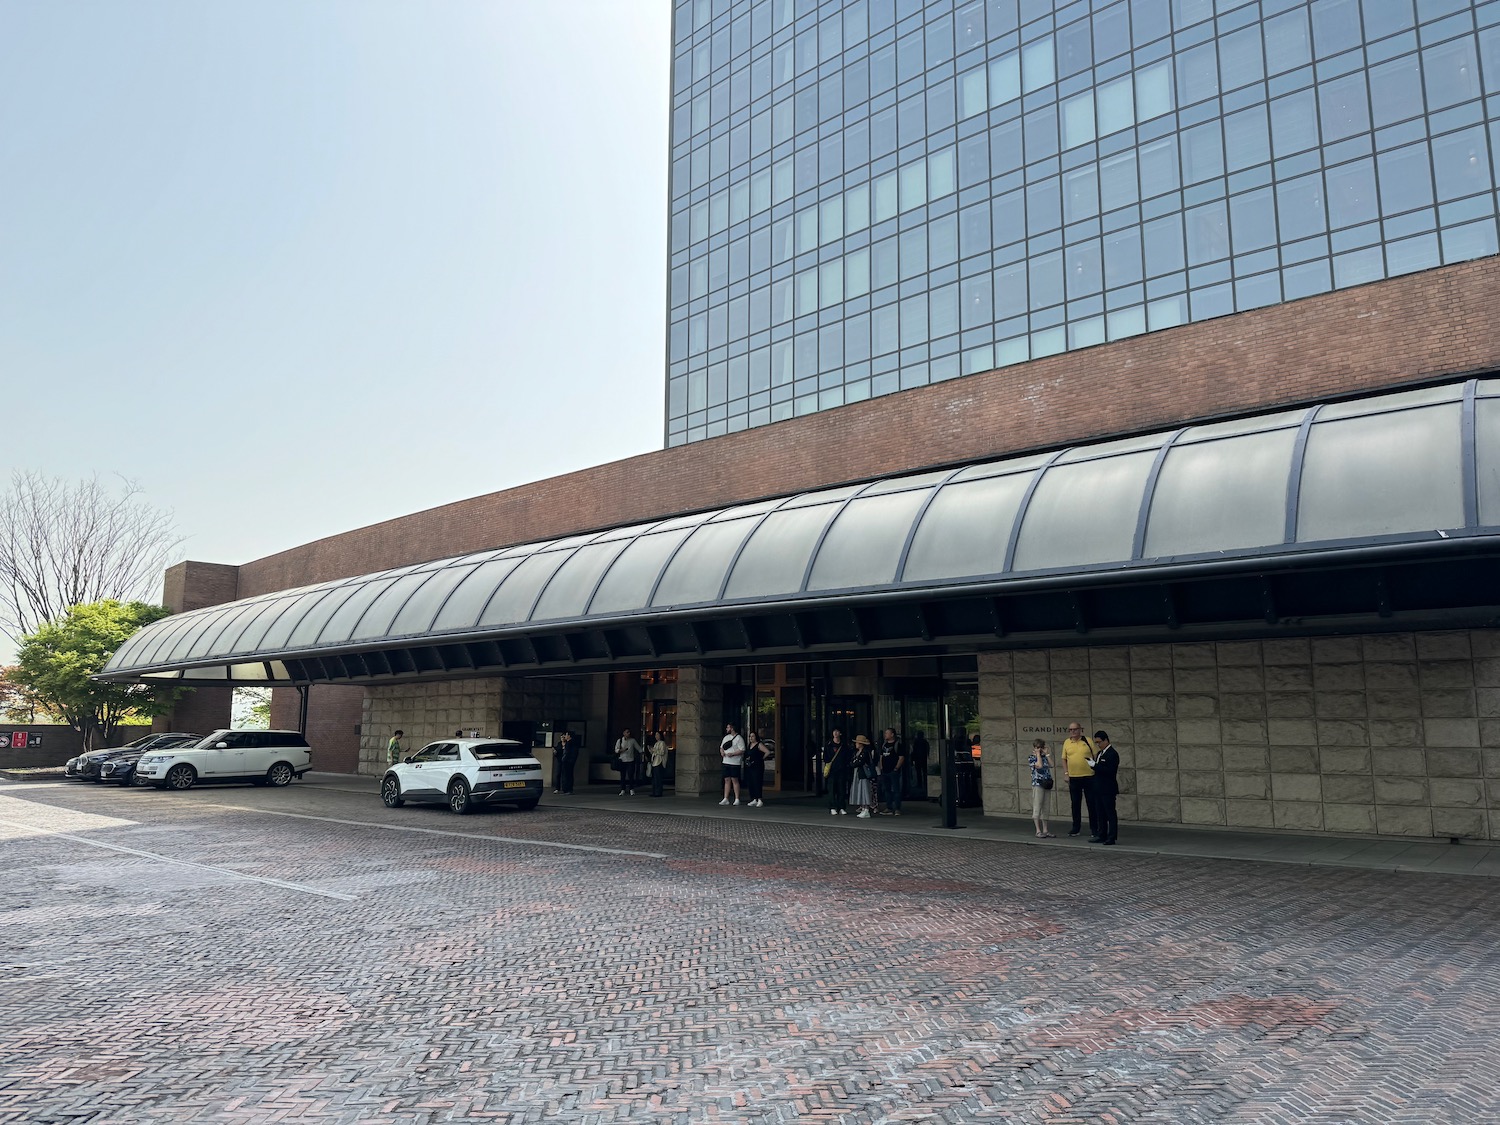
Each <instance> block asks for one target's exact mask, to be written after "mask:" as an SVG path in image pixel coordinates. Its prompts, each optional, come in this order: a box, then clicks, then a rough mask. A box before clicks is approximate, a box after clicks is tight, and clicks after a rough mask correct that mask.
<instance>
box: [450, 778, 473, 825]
mask: <svg viewBox="0 0 1500 1125" xmlns="http://www.w3.org/2000/svg"><path fill="white" fill-rule="evenodd" d="M448 807H449V808H450V809H452V810H453V811H454V812H456V813H457V814H458V815H459V816H463V815H464V814H465V813H467V812H469V811H471V810H472V809H473V808H474V801H473V798H471V797H470V796H469V783H468V782H467V781H465V780H464V779H463V778H459V779H458V780H457V781H455V782H454V783H453V784H452V785H451V786H449V787H448Z"/></svg>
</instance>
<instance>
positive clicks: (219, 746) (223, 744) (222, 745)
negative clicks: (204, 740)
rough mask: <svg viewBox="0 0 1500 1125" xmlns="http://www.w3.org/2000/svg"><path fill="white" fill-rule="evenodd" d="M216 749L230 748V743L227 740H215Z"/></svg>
mask: <svg viewBox="0 0 1500 1125" xmlns="http://www.w3.org/2000/svg"><path fill="white" fill-rule="evenodd" d="M214 749H215V750H228V749H229V743H227V742H215V743H214Z"/></svg>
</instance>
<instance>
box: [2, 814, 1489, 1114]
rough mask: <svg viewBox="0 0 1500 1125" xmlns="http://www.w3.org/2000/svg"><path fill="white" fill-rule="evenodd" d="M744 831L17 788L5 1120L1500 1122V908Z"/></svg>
mask: <svg viewBox="0 0 1500 1125" xmlns="http://www.w3.org/2000/svg"><path fill="white" fill-rule="evenodd" d="M292 814H296V815H292ZM753 817H754V813H753V812H752V811H747V812H746V813H745V815H744V816H743V817H742V818H741V819H739V820H737V821H719V820H702V819H695V818H679V817H652V816H647V815H640V814H631V813H617V814H603V813H587V812H580V811H573V810H560V809H554V810H548V809H547V808H546V806H545V804H544V805H543V807H542V809H540V810H538V811H537V812H535V813H529V814H528V813H514V812H505V811H495V812H485V813H481V814H478V815H476V816H471V817H468V818H459V817H454V816H452V815H450V814H448V813H447V812H446V811H445V810H443V809H437V808H411V807H408V808H406V809H402V810H399V811H388V810H386V809H384V808H382V807H380V805H379V804H378V803H377V802H375V801H373V800H372V798H370V797H369V796H368V795H363V794H358V793H353V792H337V791H328V790H312V789H308V788H306V787H299V786H293V787H292V788H290V789H286V790H261V789H248V788H202V789H196V790H194V791H192V792H189V793H185V794H170V793H157V792H155V791H141V790H137V791H128V792H121V791H117V790H102V789H97V788H94V787H89V788H78V787H73V788H70V787H63V786H57V787H45V788H43V787H35V786H9V787H5V788H3V789H0V858H3V861H4V870H5V879H4V883H3V890H0V907H3V912H0V950H3V953H0V959H3V973H4V975H3V978H0V989H3V991H0V1121H25V1122H29V1123H33V1122H63V1121H67V1122H75V1121H89V1122H108V1121H152V1122H158V1121H177V1120H214V1121H246V1122H250V1121H255V1122H259V1121H268V1120H280V1119H282V1118H291V1119H296V1120H302V1121H317V1122H323V1121H366V1120H372V1119H376V1118H378V1119H380V1120H382V1121H392V1122H431V1121H459V1120H463V1121H468V1120H476V1121H477V1120H495V1121H501V1122H522V1121H525V1122H530V1121H541V1120H547V1119H556V1120H560V1121H569V1122H574V1121H578V1122H585V1121H586V1122H593V1121H652V1122H684V1123H685V1122H714V1121H725V1122H730V1121H736V1122H738V1121H744V1122H772V1121H778V1122H779V1121H801V1120H818V1121H831V1122H851V1123H852V1122H894V1121H904V1122H912V1121H933V1122H937V1121H943V1122H971V1121H997V1120H1003V1121H1027V1122H1030V1121H1046V1122H1054V1123H1056V1122H1081V1121H1107V1122H1127V1121H1132V1122H1133V1121H1151V1122H1222V1121H1236V1122H1238V1121H1265V1122H1281V1121H1297V1122H1306V1121H1316V1122H1327V1123H1333V1122H1381V1123H1385V1122H1422V1123H1428V1122H1448V1121H1474V1122H1481V1121H1493V1120H1496V1119H1500V1093H1497V1090H1496V1084H1495V1074H1496V1073H1497V1070H1500V972H1497V968H1500V964H1497V961H1500V958H1497V956H1496V953H1495V952H1494V945H1493V936H1494V935H1495V933H1496V932H1497V930H1500V926H1497V922H1500V881H1496V880H1481V879H1473V880H1465V879H1461V878H1453V877H1434V876H1416V875H1394V874H1380V873H1375V872H1349V871H1331V870H1320V869H1312V868H1309V869H1301V868H1292V867H1281V866H1260V865H1252V864H1236V863H1226V862H1221V861H1202V860H1173V859H1164V858H1160V857H1152V858H1147V857H1136V856H1127V855H1117V854H1114V853H1110V852H1106V851H1104V850H1103V849H1100V850H1097V851H1090V852H1083V853H1055V854H1049V853H1046V852H1044V851H1042V850H1041V849H1037V848H1022V847H1018V846H1014V845H1005V844H976V843H974V842H963V843H958V842H952V841H948V840H945V839H932V838H926V837H915V836H900V835H888V834H884V833H871V832H866V831H862V830H861V829H860V828H859V827H857V826H856V825H854V824H850V823H846V822H844V821H842V820H841V821H839V822H837V823H835V824H830V825H829V826H827V827H819V828H809V827H800V826H794V825H757V824H756V823H755V821H754V819H753ZM43 833H45V834H43ZM591 849H615V850H614V851H612V850H591ZM619 851H624V852H634V853H640V854H618V852H619ZM158 857H166V858H165V859H163V858H158ZM168 859H169V860H172V861H176V862H167V860H168Z"/></svg>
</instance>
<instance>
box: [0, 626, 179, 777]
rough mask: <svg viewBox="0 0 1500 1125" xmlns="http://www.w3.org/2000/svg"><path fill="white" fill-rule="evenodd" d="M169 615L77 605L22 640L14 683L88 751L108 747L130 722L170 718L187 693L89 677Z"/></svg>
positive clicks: (174, 689) (161, 687)
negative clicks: (80, 738) (63, 724)
mask: <svg viewBox="0 0 1500 1125" xmlns="http://www.w3.org/2000/svg"><path fill="white" fill-rule="evenodd" d="M168 612H169V611H168V610H167V609H165V608H164V607H162V606H158V605H148V604H146V603H145V602H117V601H113V600H105V601H100V602H92V603H90V604H88V605H75V606H74V607H73V608H72V609H69V610H68V611H67V612H66V613H64V614H63V615H62V616H61V617H58V618H56V619H54V620H52V621H49V622H47V623H46V624H45V625H42V626H41V627H40V628H38V629H37V630H36V632H34V633H31V634H28V635H27V636H25V637H23V638H22V639H21V648H20V651H19V652H18V653H17V658H16V667H15V671H14V673H13V679H14V680H15V682H16V683H17V684H19V685H20V686H21V687H22V688H23V689H24V690H25V691H27V692H29V693H30V695H31V696H32V697H33V698H35V699H36V700H37V702H38V703H39V705H40V706H41V707H43V708H45V709H46V710H48V711H50V712H52V713H53V714H55V715H58V716H60V717H61V718H62V719H63V721H64V722H66V723H67V724H68V725H69V726H71V727H72V728H73V729H74V730H76V731H77V732H78V733H79V734H81V735H82V736H83V744H84V746H85V747H87V748H88V749H93V748H94V747H96V746H104V745H107V744H108V742H109V739H110V736H111V735H113V734H114V731H115V728H116V727H117V726H119V725H120V723H121V722H123V721H125V720H127V719H150V718H154V717H156V716H157V715H163V714H166V713H167V712H168V711H170V710H171V709H172V705H173V704H174V703H175V702H176V701H177V699H178V698H179V697H180V696H181V694H182V690H181V689H180V688H175V687H164V686H156V685H147V684H105V683H96V682H95V681H93V680H91V679H90V678H89V677H91V676H93V675H94V674H95V673H97V672H102V671H103V670H104V665H105V664H107V663H108V662H109V658H110V657H111V656H113V655H114V654H115V650H116V649H118V648H119V647H120V646H121V645H122V644H124V643H125V641H126V640H127V639H128V638H129V637H130V635H131V634H132V633H134V632H135V631H136V630H137V629H139V628H141V627H142V626H145V625H149V624H151V622H153V621H159V620H161V619H162V618H163V617H166V616H167V615H168Z"/></svg>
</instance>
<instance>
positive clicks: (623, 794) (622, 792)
mask: <svg viewBox="0 0 1500 1125" xmlns="http://www.w3.org/2000/svg"><path fill="white" fill-rule="evenodd" d="M620 796H622V797H623V796H625V790H623V789H621V790H620Z"/></svg>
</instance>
